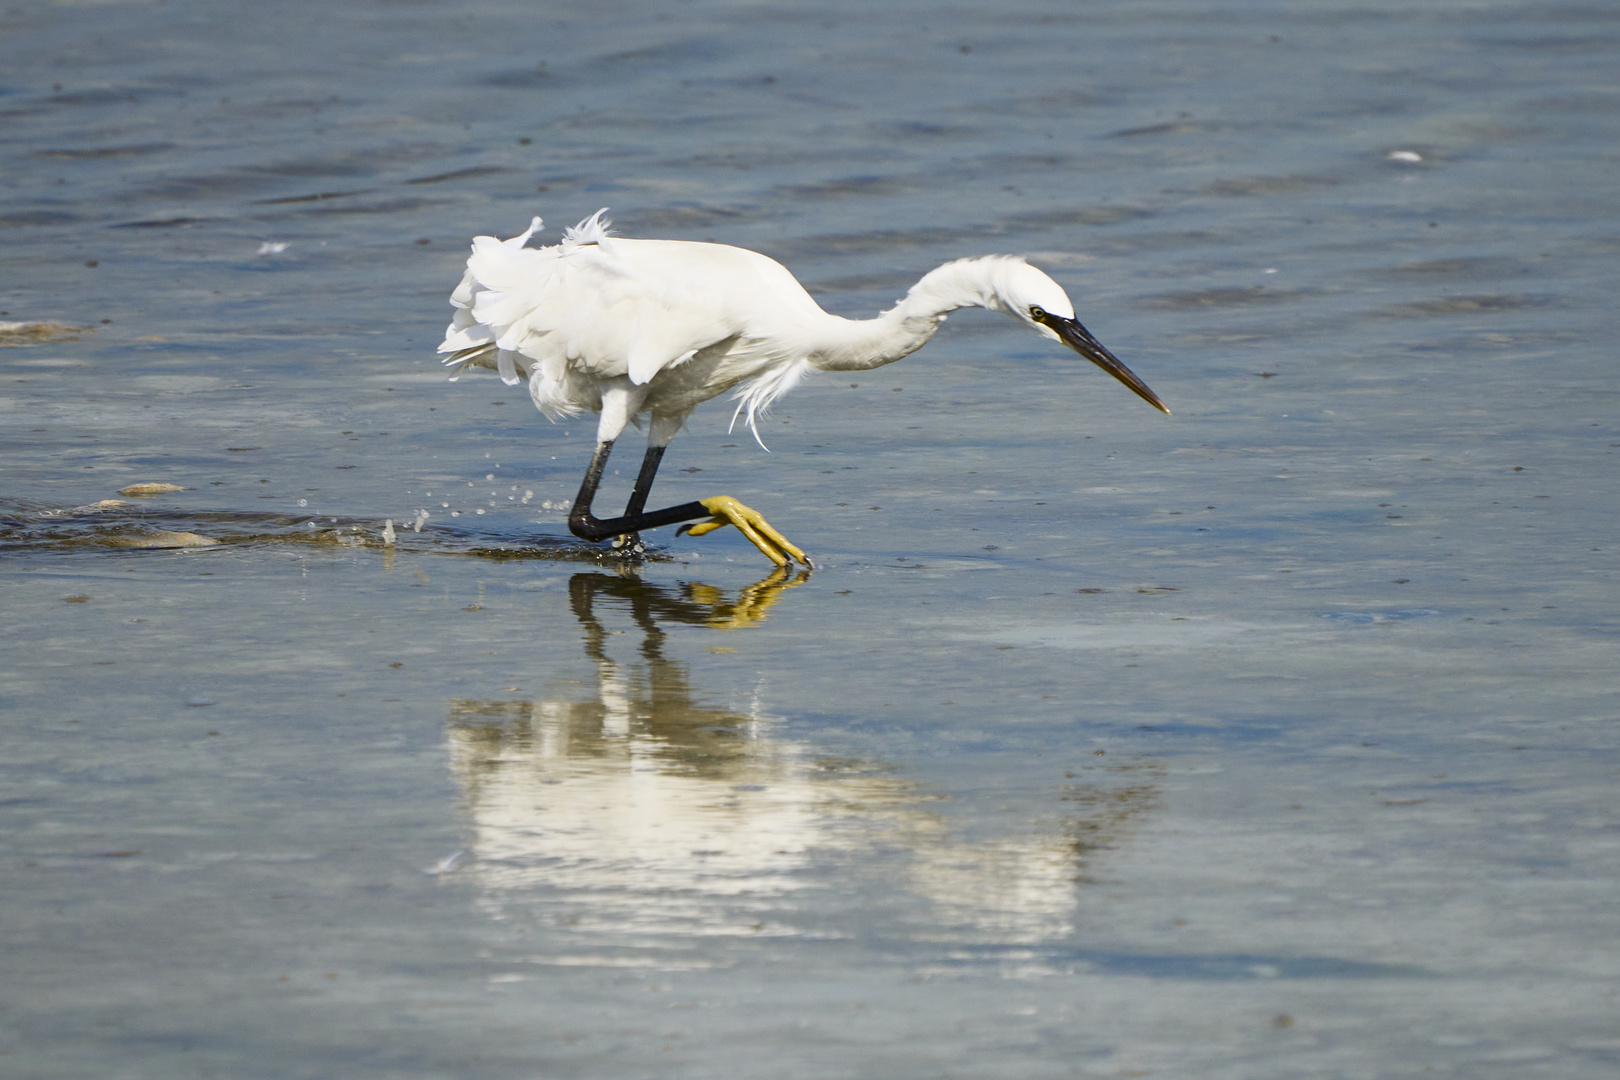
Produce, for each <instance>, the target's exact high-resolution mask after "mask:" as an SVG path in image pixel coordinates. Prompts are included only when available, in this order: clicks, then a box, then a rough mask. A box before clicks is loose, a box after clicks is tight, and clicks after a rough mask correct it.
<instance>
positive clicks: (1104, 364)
mask: <svg viewBox="0 0 1620 1080" xmlns="http://www.w3.org/2000/svg"><path fill="white" fill-rule="evenodd" d="M1034 318H1035V321H1036V322H1038V323H1040V324H1041V325H1042V326H1045V327H1047V328H1049V329H1051V330H1052V331H1054V332H1055V333H1056V334H1057V336H1058V337H1060V338H1062V339H1063V344H1065V345H1067V346H1068V347H1069V348H1071V349H1073V350H1074V351H1075V352H1077V353H1079V354H1080V355H1081V356H1083V357H1085V358H1086V359H1087V360H1090V361H1091V362H1092V363H1093V364H1096V365H1097V366H1098V367H1100V368H1102V369H1103V370H1104V371H1106V372H1108V374H1110V375H1112V376H1113V377H1114V378H1116V379H1118V380H1119V381H1120V382H1122V383H1124V384H1125V385H1126V386H1128V387H1130V388H1131V392H1132V393H1134V394H1135V395H1136V396H1137V397H1139V398H1141V399H1142V400H1143V401H1145V402H1147V403H1148V404H1149V405H1151V406H1153V407H1154V408H1155V409H1158V410H1159V411H1160V412H1162V413H1164V414H1165V415H1166V416H1169V415H1170V410H1169V409H1167V408H1165V407H1164V402H1162V401H1160V400H1159V395H1157V394H1155V393H1154V392H1153V391H1152V390H1149V389H1148V385H1147V383H1145V382H1143V381H1142V380H1141V379H1138V378H1137V377H1136V375H1135V373H1134V372H1132V371H1131V369H1130V368H1128V367H1126V366H1125V365H1124V364H1122V363H1120V362H1119V357H1117V356H1115V355H1114V354H1113V353H1111V352H1109V351H1108V349H1107V347H1106V346H1104V345H1103V343H1102V342H1100V341H1098V340H1097V339H1096V338H1094V337H1092V336H1091V331H1090V330H1087V329H1086V328H1085V327H1083V326H1081V325H1080V322H1079V320H1078V319H1065V318H1064V317H1063V316H1061V315H1053V314H1050V313H1049V312H1045V311H1043V312H1041V313H1040V314H1039V315H1036V316H1034Z"/></svg>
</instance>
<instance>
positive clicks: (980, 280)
mask: <svg viewBox="0 0 1620 1080" xmlns="http://www.w3.org/2000/svg"><path fill="white" fill-rule="evenodd" d="M988 262H989V260H985V259H958V260H957V261H955V262H948V263H946V264H945V265H944V266H939V267H936V268H935V269H933V270H931V271H929V272H928V273H927V274H925V275H923V278H922V280H921V281H918V282H917V284H915V285H913V286H912V287H911V289H910V291H909V292H907V293H906V295H905V299H903V300H901V301H900V302H899V303H898V304H896V305H895V306H894V307H892V308H890V309H889V310H888V311H885V312H884V313H883V314H881V315H879V316H878V317H877V318H875V319H843V318H839V317H837V316H831V315H830V316H828V320H829V321H828V322H827V323H826V324H824V325H822V326H818V327H817V328H816V329H817V338H818V340H817V342H816V347H815V348H814V349H813V350H812V351H811V354H810V363H811V365H812V366H814V367H816V368H818V369H820V370H822V371H868V370H870V369H872V368H877V367H882V366H883V365H884V364H892V363H894V362H895V361H896V360H899V359H901V358H902V357H905V356H909V355H911V354H912V353H914V352H916V351H917V350H918V349H920V348H922V347H923V345H924V344H926V343H927V341H928V339H929V338H931V337H933V336H934V331H936V330H938V329H939V324H940V323H941V322H943V321H944V319H945V316H946V314H947V313H949V312H952V311H956V310H958V309H960V308H967V307H982V308H989V309H990V310H992V311H999V310H1002V305H1001V302H1000V300H999V298H998V297H997V295H996V291H995V289H994V287H993V286H992V284H991V281H990V277H989V273H988V270H989V267H988V265H987V264H988Z"/></svg>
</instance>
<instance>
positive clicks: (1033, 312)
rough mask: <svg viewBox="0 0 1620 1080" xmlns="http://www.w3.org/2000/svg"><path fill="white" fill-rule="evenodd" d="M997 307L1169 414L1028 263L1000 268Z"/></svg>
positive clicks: (1052, 284) (1058, 287)
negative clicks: (1065, 347)
mask: <svg viewBox="0 0 1620 1080" xmlns="http://www.w3.org/2000/svg"><path fill="white" fill-rule="evenodd" d="M998 269H999V270H1000V271H1001V272H1000V273H999V274H998V275H997V277H998V278H999V279H1000V280H998V281H997V282H996V301H997V302H996V305H995V306H996V307H997V308H998V309H999V310H1002V311H1005V312H1006V313H1007V314H1009V315H1011V316H1013V317H1014V318H1015V319H1018V320H1019V321H1020V322H1023V323H1026V324H1028V325H1029V326H1032V327H1034V328H1035V329H1036V330H1038V331H1039V332H1040V333H1041V334H1043V335H1045V336H1046V337H1049V338H1051V339H1052V340H1054V341H1061V342H1062V343H1063V344H1065V345H1067V346H1068V347H1069V348H1071V349H1073V350H1074V351H1075V352H1077V353H1079V354H1080V355H1081V356H1083V357H1085V358H1086V359H1087V360H1090V361H1091V362H1092V363H1093V364H1096V365H1097V366H1098V367H1100V368H1102V369H1103V370H1104V371H1106V372H1108V374H1110V375H1112V376H1113V377H1114V378H1116V379H1118V380H1119V381H1120V382H1122V383H1124V384H1125V385H1126V386H1128V387H1130V389H1131V391H1132V392H1133V393H1134V394H1136V396H1137V397H1139V398H1141V399H1142V400H1143V401H1145V402H1147V403H1148V404H1149V405H1152V406H1153V407H1154V408H1155V409H1158V410H1159V411H1160V412H1162V413H1165V414H1167V415H1168V414H1169V412H1170V410H1169V409H1167V408H1165V407H1164V402H1162V401H1160V400H1159V397H1158V395H1157V394H1155V393H1154V392H1153V391H1152V390H1149V389H1148V386H1147V383H1145V382H1143V381H1142V380H1141V379H1138V378H1137V377H1136V375H1135V374H1134V373H1133V372H1132V371H1131V369H1130V368H1128V367H1126V366H1125V365H1124V364H1122V363H1120V361H1119V358H1118V357H1117V356H1115V355H1114V354H1113V353H1111V352H1109V351H1108V349H1107V348H1106V347H1104V345H1103V343H1102V342H1100V341H1098V340H1097V339H1096V338H1094V337H1092V336H1091V331H1089V330H1087V329H1086V328H1085V327H1084V326H1081V325H1080V320H1078V319H1076V318H1075V317H1074V305H1073V304H1071V303H1069V296H1068V294H1067V293H1065V292H1064V291H1063V287H1062V286H1061V285H1059V284H1058V283H1057V282H1055V281H1053V280H1052V279H1051V278H1049V277H1047V276H1046V275H1045V274H1043V273H1041V272H1040V271H1039V270H1037V269H1035V268H1034V267H1033V266H1030V265H1029V264H1028V263H1026V262H1016V263H1012V262H1009V263H1008V264H1006V265H1004V266H1003V267H1000V268H998Z"/></svg>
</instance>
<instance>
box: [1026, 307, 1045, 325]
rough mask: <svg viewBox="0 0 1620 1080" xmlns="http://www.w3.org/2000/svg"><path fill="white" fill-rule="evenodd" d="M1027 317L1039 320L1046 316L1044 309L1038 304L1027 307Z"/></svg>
mask: <svg viewBox="0 0 1620 1080" xmlns="http://www.w3.org/2000/svg"><path fill="white" fill-rule="evenodd" d="M1029 317H1030V318H1032V319H1034V320H1035V321H1036V322H1040V321H1041V320H1043V319H1045V318H1046V311H1045V310H1044V309H1043V308H1042V307H1041V306H1040V305H1039V304H1034V305H1031V307H1030V309H1029Z"/></svg>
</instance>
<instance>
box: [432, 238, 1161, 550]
mask: <svg viewBox="0 0 1620 1080" xmlns="http://www.w3.org/2000/svg"><path fill="white" fill-rule="evenodd" d="M605 213H606V211H605V210H599V211H597V212H596V214H594V215H592V216H591V217H589V218H587V219H586V220H584V221H582V222H580V223H579V224H578V225H577V226H575V227H574V228H571V229H568V230H566V231H565V233H564V235H563V238H562V241H561V242H560V243H558V244H556V245H553V246H550V247H539V248H535V247H530V246H529V243H530V241H531V239H532V238H533V237H534V236H535V234H536V233H538V232H539V230H540V225H541V221H540V219H539V218H535V219H534V220H533V222H532V223H531V224H530V225H529V228H528V229H527V230H526V231H525V232H523V233H521V234H519V235H517V236H514V237H512V238H511V239H508V240H498V239H496V238H495V237H493V236H480V237H477V238H476V239H474V241H473V246H472V254H471V256H470V257H469V258H468V260H467V272H466V275H465V276H464V277H463V278H462V281H461V284H460V286H458V287H457V289H456V290H455V292H454V293H453V294H452V296H451V303H452V304H453V305H454V306H455V308H456V312H455V318H454V319H453V321H452V322H451V323H450V326H449V328H448V330H447V331H446V334H445V339H444V343H443V344H441V345H440V346H439V351H440V352H441V353H448V354H450V355H449V357H448V359H446V360H445V364H446V365H447V366H449V367H451V368H452V369H453V370H454V371H455V372H456V373H457V374H459V373H460V371H462V370H463V369H465V368H467V367H469V366H477V367H486V368H491V369H493V370H495V371H497V372H499V373H500V376H501V378H502V379H503V380H504V381H505V382H506V383H507V384H508V385H516V384H517V383H518V382H519V380H520V378H521V379H526V380H527V381H528V385H529V396H530V397H531V398H532V399H533V400H534V403H535V405H536V406H537V407H538V408H539V409H540V411H541V412H542V413H544V414H545V415H546V416H548V417H550V418H552V419H553V420H555V419H558V418H561V417H566V416H577V415H579V414H580V413H581V412H586V411H589V412H595V413H600V414H601V420H600V423H599V425H598V429H597V443H598V450H597V458H598V459H599V460H593V463H592V473H591V474H590V475H588V476H587V478H586V484H585V486H584V487H582V488H581V498H580V499H578V500H576V504H575V513H574V516H573V517H571V519H570V522H569V524H570V527H571V528H572V529H573V531H574V532H575V533H576V534H577V535H581V536H584V537H586V538H588V539H599V538H602V537H603V536H607V535H613V533H614V531H617V532H621V533H632V532H634V531H635V530H636V529H638V528H652V527H654V526H655V525H657V524H670V523H673V522H674V521H681V520H690V519H691V518H694V517H710V516H712V517H713V520H710V521H706V522H704V523H703V524H700V525H697V526H693V527H692V528H691V529H690V531H691V532H692V534H693V535H701V534H702V533H704V532H708V531H711V530H712V529H713V528H719V527H720V526H722V525H725V524H736V525H738V526H739V528H742V529H743V531H744V533H745V534H747V535H749V538H750V539H751V540H754V542H755V543H756V544H757V545H758V546H759V547H760V549H761V550H762V551H764V552H765V554H766V555H767V556H769V557H770V558H771V559H772V560H773V561H774V562H777V563H778V564H779V565H780V564H783V563H785V562H786V559H785V558H784V556H783V554H782V553H783V552H784V551H786V552H788V553H790V554H793V555H794V556H795V557H798V558H800V559H803V554H802V553H801V552H799V551H798V549H797V548H794V547H793V546H792V545H790V544H787V543H786V541H784V540H781V539H780V537H779V535H777V534H775V533H774V530H769V531H770V534H771V535H772V536H774V537H775V542H774V543H765V542H762V540H761V537H760V536H759V535H758V533H759V530H760V529H761V528H762V527H763V528H764V529H766V530H768V529H769V526H765V525H764V523H763V519H760V518H759V516H758V515H757V514H754V513H753V512H752V511H748V510H747V508H746V507H740V504H736V505H737V506H738V507H739V508H740V509H741V510H742V511H746V514H747V515H751V517H750V518H749V519H748V522H747V524H748V526H749V527H744V523H743V522H742V521H739V520H737V519H736V517H735V516H734V515H733V514H731V513H730V512H729V509H730V507H729V505H728V508H727V510H726V511H715V509H714V507H711V506H709V505H708V504H709V503H710V502H715V503H719V502H721V501H722V500H723V499H724V497H718V498H716V499H711V500H704V501H703V504H702V506H701V507H699V512H695V513H690V514H688V515H687V517H685V518H681V517H675V518H669V516H668V515H669V514H671V513H673V512H674V510H681V509H688V508H692V507H694V506H698V504H686V507H681V508H673V509H672V510H671V511H662V512H658V513H655V514H652V515H643V514H641V508H642V505H644V502H645V498H646V494H647V491H646V489H647V488H650V486H651V483H652V476H653V474H654V473H656V470H657V464H658V459H659V458H660V457H661V456H662V453H663V449H664V447H665V446H666V445H667V444H668V443H669V441H670V439H671V438H673V437H674V435H675V433H676V432H677V431H679V430H680V428H681V425H682V424H683V423H684V422H685V420H686V417H687V416H688V414H690V413H691V411H692V410H693V409H694V408H696V407H697V406H698V405H699V404H701V403H702V402H704V401H707V400H708V399H710V398H712V397H715V396H716V395H718V394H721V393H724V392H725V391H727V390H729V389H732V388H733V387H738V388H739V392H738V395H737V397H738V406H737V408H738V412H739V413H740V414H742V415H744V416H745V417H746V419H747V422H748V424H749V426H750V427H751V428H752V427H754V425H755V422H756V420H757V418H758V416H759V415H760V413H761V412H762V411H764V410H765V409H766V408H767V407H768V406H769V405H770V403H771V402H772V401H774V400H775V399H776V398H778V397H780V396H781V395H782V394H784V393H786V392H787V391H788V390H791V389H792V388H793V387H794V386H795V385H797V384H798V382H799V380H800V379H801V378H802V377H803V376H804V375H805V374H806V373H807V372H809V371H811V370H820V371H858V370H866V369H870V368H874V367H879V366H881V365H883V364H887V363H892V362H893V361H895V360H898V359H900V358H901V357H904V356H906V355H908V354H910V353H911V352H913V351H915V350H916V349H917V348H919V347H920V346H921V345H923V344H924V343H925V342H926V341H927V340H928V339H929V338H930V337H932V336H933V334H934V331H935V330H936V329H938V327H939V324H940V323H941V322H942V321H943V320H944V318H945V315H946V314H947V313H948V312H950V311H954V310H956V309H958V308H964V307H983V308H988V309H990V310H993V311H1001V312H1003V313H1005V314H1008V315H1011V316H1012V317H1013V318H1015V319H1018V320H1019V321H1020V322H1022V323H1024V324H1025V325H1027V326H1029V327H1031V328H1032V329H1035V330H1036V331H1038V332H1040V333H1042V334H1044V335H1045V336H1047V337H1049V338H1052V339H1053V340H1057V341H1062V342H1064V343H1065V344H1067V345H1069V346H1071V347H1072V348H1074V349H1075V350H1076V351H1078V352H1080V353H1081V354H1082V355H1084V356H1086V357H1087V358H1088V359H1091V360H1093V361H1094V362H1096V363H1097V364H1098V365H1099V366H1101V367H1103V368H1104V369H1105V370H1107V371H1109V372H1110V373H1111V374H1113V375H1114V376H1115V377H1116V378H1118V379H1119V380H1120V381H1121V382H1124V383H1125V384H1126V385H1127V386H1129V387H1130V388H1131V389H1132V390H1133V391H1135V392H1136V393H1137V394H1139V395H1141V396H1142V397H1143V398H1144V399H1145V400H1147V401H1148V402H1149V403H1151V404H1152V405H1154V406H1155V407H1156V408H1159V409H1161V410H1163V411H1166V412H1168V411H1169V410H1167V409H1165V408H1164V406H1163V404H1162V403H1160V402H1159V400H1158V398H1157V397H1155V396H1154V395H1153V392H1152V391H1151V390H1149V389H1148V388H1147V387H1146V386H1145V385H1144V384H1143V383H1142V382H1141V380H1139V379H1137V378H1136V376H1135V375H1133V374H1131V373H1130V371H1129V370H1128V369H1127V368H1125V366H1124V365H1123V364H1121V363H1120V362H1119V361H1118V360H1117V359H1115V358H1114V357H1113V355H1112V354H1111V353H1109V352H1108V350H1107V349H1105V348H1103V346H1102V345H1101V344H1099V343H1098V342H1097V341H1096V339H1095V338H1092V337H1091V335H1090V334H1089V333H1088V332H1087V331H1086V330H1085V328H1084V327H1082V326H1081V325H1080V324H1079V323H1078V322H1077V321H1076V320H1075V318H1074V308H1073V307H1072V306H1071V305H1070V303H1069V300H1068V297H1067V296H1066V295H1065V294H1064V292H1063V290H1062V288H1060V287H1059V286H1058V284H1057V283H1056V282H1054V281H1053V280H1052V279H1051V278H1049V277H1047V276H1046V275H1045V274H1043V273H1041V272H1040V271H1039V270H1036V269H1035V268H1034V267H1032V266H1029V265H1028V264H1027V263H1025V262H1024V261H1023V259H1021V258H1017V257H1014V256H1006V255H991V256H986V257H982V258H976V259H959V260H957V261H955V262H951V263H946V264H945V265H944V266H941V267H939V268H937V269H935V270H934V271H932V272H930V273H929V274H927V275H926V276H924V277H923V279H922V280H921V281H919V282H918V283H917V284H916V285H914V286H912V288H911V290H910V291H909V292H908V293H907V294H906V296H905V298H904V299H902V300H901V301H900V302H899V303H898V304H896V305H895V306H894V307H893V308H891V309H889V310H888V311H885V312H884V313H882V314H881V315H879V316H878V317H877V318H875V319H867V320H851V319H844V318H840V317H838V316H836V315H829V314H828V313H826V312H825V311H823V310H821V307H820V306H819V305H818V304H817V303H816V302H815V300H814V299H812V298H811V296H810V294H809V293H807V292H806V291H805V290H804V287H803V286H802V285H800V284H799V283H798V281H797V280H796V279H795V278H794V277H793V275H792V274H790V273H789V272H788V271H787V269H786V268H785V267H783V266H782V265H781V264H780V263H778V262H776V261H775V260H774V259H770V258H768V257H766V256H764V255H761V254H759V253H757V252H753V251H747V250H745V249H743V248H736V247H729V246H727V245H724V244H707V243H693V242H688V241H679V240H637V239H629V238H624V237H615V236H612V235H611V234H610V233H609V231H608V222H607V220H606V218H605V217H604V215H605ZM642 417H646V418H648V419H649V421H650V424H649V439H648V445H649V452H648V460H647V461H646V462H644V465H643V470H642V471H643V476H642V479H641V481H638V484H637V488H636V492H635V494H634V495H633V496H632V498H631V509H630V510H628V511H627V512H626V515H625V517H623V518H618V519H613V520H611V521H607V522H601V521H598V520H597V519H594V518H592V517H591V516H590V499H591V497H592V496H594V494H595V488H596V482H597V480H599V478H600V471H601V468H600V466H601V464H602V463H605V460H606V456H607V453H608V452H609V451H610V450H611V446H612V443H613V441H614V440H615V439H616V438H617V437H618V436H619V434H620V433H621V432H622V431H623V429H624V427H625V425H626V424H628V423H631V422H636V421H639V419H640V418H642ZM756 437H757V430H756ZM724 501H725V502H727V503H728V504H732V503H734V500H724ZM581 503H583V507H582V506H581V505H580V504H581ZM655 517H656V518H661V519H662V520H659V521H652V520H646V519H650V518H655ZM604 529H608V530H610V531H608V532H604V531H603V530H604ZM773 547H774V548H775V549H776V550H773ZM804 561H806V562H808V560H804Z"/></svg>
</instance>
